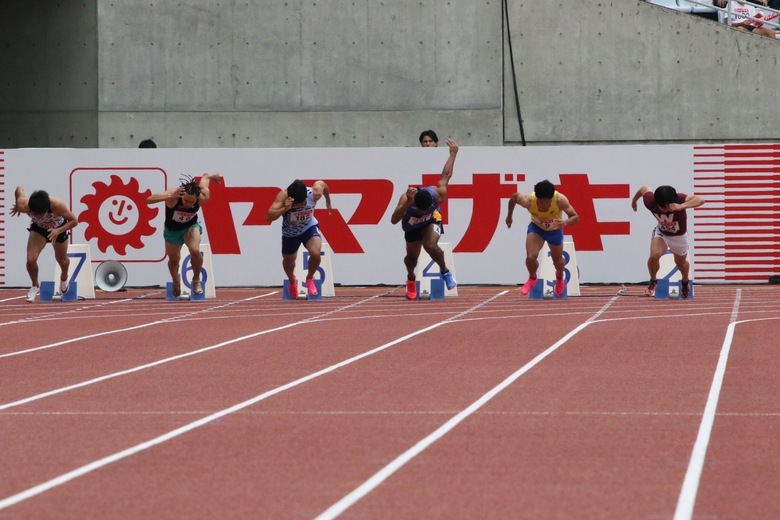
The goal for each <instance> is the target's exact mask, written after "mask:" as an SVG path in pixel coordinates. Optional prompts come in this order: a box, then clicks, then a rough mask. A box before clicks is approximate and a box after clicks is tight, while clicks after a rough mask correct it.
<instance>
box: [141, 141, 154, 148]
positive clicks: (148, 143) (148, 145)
mask: <svg viewBox="0 0 780 520" xmlns="http://www.w3.org/2000/svg"><path fill="white" fill-rule="evenodd" d="M138 148H157V143H155V142H154V141H152V140H151V139H144V140H143V141H141V144H139V145H138Z"/></svg>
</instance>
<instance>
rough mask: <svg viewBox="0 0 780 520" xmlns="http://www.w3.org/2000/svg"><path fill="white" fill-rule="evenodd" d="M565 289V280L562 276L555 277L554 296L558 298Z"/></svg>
mask: <svg viewBox="0 0 780 520" xmlns="http://www.w3.org/2000/svg"><path fill="white" fill-rule="evenodd" d="M565 290H566V281H565V280H564V279H563V278H557V279H556V280H555V289H554V291H555V296H557V297H558V298H560V297H561V296H563V291H565Z"/></svg>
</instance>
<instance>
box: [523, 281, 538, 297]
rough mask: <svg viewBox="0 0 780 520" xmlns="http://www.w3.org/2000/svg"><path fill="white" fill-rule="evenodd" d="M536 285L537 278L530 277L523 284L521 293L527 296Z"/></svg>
mask: <svg viewBox="0 0 780 520" xmlns="http://www.w3.org/2000/svg"><path fill="white" fill-rule="evenodd" d="M534 285H536V278H529V279H528V281H527V282H525V283H524V284H523V288H522V289H520V294H522V295H524V296H525V295H526V294H528V293H529V292H531V289H533V288H534Z"/></svg>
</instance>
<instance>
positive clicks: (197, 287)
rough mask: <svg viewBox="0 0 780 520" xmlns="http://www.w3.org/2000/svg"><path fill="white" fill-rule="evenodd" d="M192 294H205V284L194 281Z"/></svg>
mask: <svg viewBox="0 0 780 520" xmlns="http://www.w3.org/2000/svg"><path fill="white" fill-rule="evenodd" d="M192 293H193V294H203V284H202V283H200V280H193V281H192Z"/></svg>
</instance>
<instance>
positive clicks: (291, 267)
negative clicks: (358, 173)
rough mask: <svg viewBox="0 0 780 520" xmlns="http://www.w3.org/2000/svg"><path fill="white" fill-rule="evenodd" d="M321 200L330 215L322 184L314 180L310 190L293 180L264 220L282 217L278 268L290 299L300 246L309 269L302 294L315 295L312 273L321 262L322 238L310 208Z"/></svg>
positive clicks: (293, 293) (294, 292)
mask: <svg viewBox="0 0 780 520" xmlns="http://www.w3.org/2000/svg"><path fill="white" fill-rule="evenodd" d="M322 197H325V207H326V209H327V210H328V214H330V213H331V210H332V208H331V205H330V191H329V190H328V185H327V184H325V182H324V181H316V182H315V183H314V184H312V186H311V188H308V187H306V185H305V184H304V183H303V182H302V181H300V180H298V179H296V180H295V181H293V182H292V184H290V185H289V186H288V187H287V189H286V190H281V191H280V192H279V194H278V195H277V196H276V200H274V202H273V204H271V207H270V208H268V213H266V215H265V218H266V220H268V221H269V222H273V221H274V220H276V219H278V218H279V217H282V267H283V268H284V273H285V274H286V275H287V279H288V280H289V285H288V287H289V289H288V290H289V292H290V297H291V298H297V297H298V281H297V280H296V279H295V260H296V258H297V257H298V248H299V247H300V246H301V244H303V247H305V248H306V251H308V252H309V266H308V267H309V268H308V273H307V274H306V292H307V293H308V294H309V295H310V296H317V294H318V293H317V286H316V285H314V274H315V273H316V272H317V269H319V267H320V261H321V259H322V251H321V250H322V236H321V235H320V231H319V222H317V219H316V218H315V217H314V207H315V206H316V205H317V201H318V200H320V198H322Z"/></svg>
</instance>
